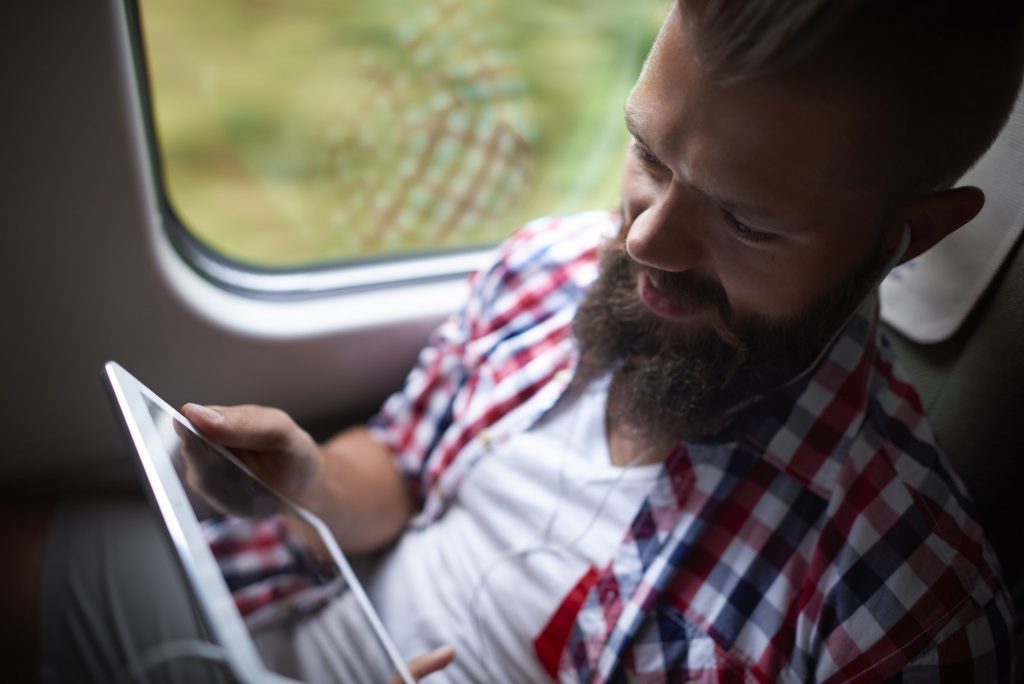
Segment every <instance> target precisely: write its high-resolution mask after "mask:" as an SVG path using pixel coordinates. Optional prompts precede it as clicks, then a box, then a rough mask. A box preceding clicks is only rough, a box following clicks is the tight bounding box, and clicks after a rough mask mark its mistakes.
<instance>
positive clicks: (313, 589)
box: [147, 400, 393, 676]
mask: <svg viewBox="0 0 1024 684" xmlns="http://www.w3.org/2000/svg"><path fill="white" fill-rule="evenodd" d="M147 405H148V407H149V411H150V415H151V416H152V418H153V424H154V425H155V426H156V428H157V431H158V432H159V434H160V439H161V442H162V443H163V446H164V447H165V450H166V453H167V455H168V457H169V458H170V459H171V461H172V463H173V464H174V468H175V471H176V472H177V475H178V478H179V479H180V480H181V483H182V485H183V486H184V488H185V491H186V493H187V495H188V499H189V503H190V505H191V507H192V510H193V511H194V513H195V515H196V518H197V519H198V520H199V523H200V525H201V527H202V529H203V532H204V535H205V537H206V540H207V543H209V545H210V549H211V551H212V552H213V555H214V557H215V558H216V560H217V564H218V565H219V567H220V570H221V574H222V575H223V577H224V579H225V581H226V583H227V585H228V588H229V589H230V591H231V594H232V596H233V598H234V601H235V605H236V606H237V607H238V611H239V613H241V615H242V617H243V619H244V621H245V624H246V626H247V627H248V628H249V632H250V634H251V635H252V637H253V641H254V642H255V643H256V645H257V648H258V650H259V651H260V655H261V657H262V658H263V660H264V664H265V665H266V667H268V668H269V669H271V670H275V671H278V672H279V674H287V675H291V676H297V675H298V673H296V672H292V671H282V670H291V669H292V668H291V667H281V666H279V665H278V664H275V661H282V660H283V661H291V660H292V659H291V658H288V657H283V658H282V656H281V655H280V648H281V646H280V644H278V645H276V646H275V645H273V640H268V639H266V638H260V637H261V635H262V636H263V637H266V634H267V632H274V631H275V630H278V631H279V633H280V634H279V635H280V639H278V641H284V640H287V639H288V637H287V636H285V635H286V634H287V630H288V629H289V628H290V626H292V625H294V624H295V622H296V621H297V620H300V619H302V618H303V617H306V616H310V615H312V614H313V613H314V612H315V611H316V610H317V609H319V608H321V607H323V606H324V605H325V604H327V603H328V602H329V601H331V600H332V599H337V598H338V597H342V599H343V600H346V599H350V598H351V597H350V596H348V595H347V594H348V593H349V592H348V589H347V586H346V584H345V581H344V578H343V576H342V573H341V571H340V569H339V568H338V566H337V564H336V563H335V562H334V560H333V559H332V558H331V555H330V553H329V552H328V550H327V548H326V547H325V546H324V544H323V542H322V541H321V539H320V536H319V535H318V534H317V532H316V530H315V529H314V528H313V527H312V526H311V525H310V524H309V523H307V522H306V521H305V520H303V519H302V518H300V517H298V516H297V515H296V514H295V513H294V512H293V511H292V510H291V509H290V506H289V505H288V504H287V503H285V502H284V501H283V500H282V499H281V498H279V497H278V496H277V495H276V494H274V493H273V492H272V491H271V490H269V489H268V488H267V487H265V486H264V485H263V484H262V483H261V482H259V481H258V480H256V479H255V478H253V477H251V476H250V475H249V474H248V473H246V472H245V471H244V470H243V469H242V468H240V467H239V466H238V465H236V464H235V463H234V462H232V461H231V460H229V459H228V458H226V457H225V456H224V455H223V454H221V453H220V452H218V451H217V450H215V449H214V448H213V447H211V446H210V445H209V443H208V442H207V441H206V440H204V439H203V438H201V437H198V436H196V435H195V434H194V433H193V432H192V431H190V430H189V429H188V428H187V427H185V426H184V425H183V424H182V423H180V422H179V421H178V419H177V418H176V417H174V416H172V415H171V414H169V413H167V412H166V411H164V410H163V408H162V407H160V406H159V405H157V404H155V403H153V402H151V401H148V400H147ZM347 602H348V603H351V605H350V606H347V607H346V608H350V611H349V612H350V614H349V615H348V616H347V618H346V621H347V622H350V621H352V620H358V619H365V618H362V616H361V613H360V611H359V608H358V606H357V605H355V603H354V602H352V601H347ZM361 625H362V623H360V626H361ZM364 630H365V631H364ZM360 631H363V634H364V635H369V634H372V633H373V632H372V630H371V628H370V626H369V624H368V623H367V624H365V627H364V628H363V627H361V629H360ZM371 638H372V637H371ZM380 651H381V652H380V654H371V653H365V652H362V653H359V654H357V655H358V657H359V659H361V660H367V659H372V661H373V662H374V663H376V664H379V663H382V662H386V654H385V653H384V652H383V649H380ZM275 654H276V655H275ZM353 665H355V666H356V668H357V669H360V670H362V668H363V667H364V666H365V665H369V663H368V662H367V663H354V664H353ZM378 666H379V665H378ZM385 667H386V666H385ZM391 671H393V670H391Z"/></svg>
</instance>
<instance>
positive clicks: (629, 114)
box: [623, 104, 772, 224]
mask: <svg viewBox="0 0 1024 684" xmlns="http://www.w3.org/2000/svg"><path fill="white" fill-rule="evenodd" d="M623 118H624V120H625V122H626V130H627V131H629V134H630V135H631V136H633V138H634V139H635V140H636V141H637V142H638V143H640V145H642V146H643V147H645V148H647V149H650V145H649V144H647V141H645V140H644V137H643V135H641V134H640V123H639V117H638V115H637V113H636V110H635V109H634V108H632V107H630V105H629V104H627V105H626V107H625V112H624V116H623ZM689 184H690V187H691V188H692V189H693V190H695V191H697V192H698V193H699V194H700V195H701V196H702V197H704V199H706V200H707V201H708V202H711V203H712V204H714V205H717V206H719V207H721V208H722V209H724V210H725V211H727V212H729V213H730V214H734V215H735V214H738V215H740V216H743V217H750V218H752V219H755V220H759V221H762V222H764V223H766V224H768V223H771V220H770V219H771V216H772V213H771V212H770V211H768V210H767V209H765V208H764V207H757V206H753V205H747V204H744V203H743V202H738V201H733V200H729V199H726V198H724V197H718V196H717V195H715V194H714V193H713V192H710V191H709V190H707V189H705V188H703V187H701V186H700V185H697V184H696V183H694V182H693V180H692V179H690V180H689Z"/></svg>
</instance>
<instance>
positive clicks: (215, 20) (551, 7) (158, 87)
mask: <svg viewBox="0 0 1024 684" xmlns="http://www.w3.org/2000/svg"><path fill="white" fill-rule="evenodd" d="M139 6H140V15H141V21H142V27H143V33H144V41H145V46H146V51H147V55H146V57H147V66H148V73H149V79H150V86H151V98H152V105H153V113H154V117H155V130H156V135H157V140H158V143H159V146H160V151H161V157H162V162H163V169H162V171H163V177H164V181H165V187H164V191H165V192H166V193H167V196H168V199H169V201H170V203H171V205H172V206H173V207H174V209H175V212H176V214H177V216H178V217H179V219H180V220H181V223H182V224H183V225H185V226H186V227H187V229H188V230H189V231H190V232H191V233H192V234H193V235H194V236H195V237H197V238H198V239H199V240H200V241H201V242H202V243H204V244H206V245H207V246H208V247H210V248H212V249H213V250H214V251H215V252H217V253H219V254H221V255H222V256H225V257H227V258H229V259H232V260H236V261H239V262H242V263H245V264H250V265H256V266H270V267H296V266H303V265H313V264H323V263H325V262H344V261H352V260H362V259H366V258H376V257H381V256H387V255H401V254H411V253H424V252H432V251H437V250H441V249H449V248H459V247H471V246H482V245H487V244H493V243H495V242H497V241H499V240H500V239H501V238H502V237H504V236H505V235H507V234H508V233H509V232H511V230H513V229H514V228H515V227H517V226H518V225H520V224H521V223H523V222H525V221H526V220H529V219H531V218H534V217H536V216H540V215H544V214H552V213H565V212H570V211H577V210H584V209H595V208H599V209H600V208H609V209H610V208H613V207H615V206H616V203H617V201H618V178H619V166H620V164H621V162H622V158H623V153H624V149H625V142H626V134H625V131H624V128H623V125H622V105H623V102H624V100H625V97H626V95H627V94H628V92H629V89H630V87H631V86H632V83H633V81H634V80H635V78H636V76H637V74H638V72H639V69H640V65H641V64H642V61H643V58H644V56H645V54H646V51H647V49H648V47H649V46H650V44H651V42H652V40H653V38H654V36H655V34H656V32H657V28H658V25H659V23H660V21H661V19H662V17H663V14H664V13H665V11H666V9H667V3H666V1H665V0H628V1H625V2H624V1H623V0H600V1H599V0H440V1H438V2H433V3H427V2H424V1H423V0H372V1H367V0H347V1H342V0H335V1H333V2H328V1H326V0H261V1H260V2H253V1H252V0H218V1H217V2H210V1H209V0H145V1H144V2H140V3H139Z"/></svg>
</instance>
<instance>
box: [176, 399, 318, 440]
mask: <svg viewBox="0 0 1024 684" xmlns="http://www.w3.org/2000/svg"><path fill="white" fill-rule="evenodd" d="M181 413H182V415H184V416H185V417H186V418H188V419H189V420H190V421H191V422H192V423H193V424H194V425H195V426H196V428H198V429H199V431H200V432H202V433H203V434H204V435H206V436H207V437H209V438H210V439H212V440H214V441H215V442H218V443H219V444H221V445H223V446H226V447H232V448H238V449H251V450H254V451H266V450H272V449H284V448H286V447H287V446H288V445H289V444H290V443H291V440H292V438H293V437H295V436H296V433H299V432H301V431H300V429H299V427H298V426H297V425H296V424H295V422H294V421H293V420H292V419H291V418H290V417H289V416H288V414H286V413H285V412H284V411H280V410H278V409H273V408H267V407H265V406H250V405H246V406H201V405H199V404H185V405H184V406H182V407H181Z"/></svg>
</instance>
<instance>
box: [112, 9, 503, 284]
mask: <svg viewBox="0 0 1024 684" xmlns="http://www.w3.org/2000/svg"><path fill="white" fill-rule="evenodd" d="M125 12H126V19H127V24H128V32H129V39H130V44H131V58H132V61H133V65H132V66H133V67H134V68H133V71H134V74H135V79H136V92H137V94H138V100H139V106H140V109H141V115H142V126H143V132H144V136H145V144H146V146H147V151H148V153H149V159H150V164H151V168H150V172H151V174H152V179H153V185H154V191H155V192H156V195H157V198H156V199H157V203H158V208H159V213H160V223H161V229H162V231H163V233H164V235H165V236H166V237H167V239H168V241H169V243H170V245H171V247H172V248H173V250H174V252H175V253H176V254H177V256H178V257H179V258H180V259H181V260H182V261H183V262H184V263H185V264H186V265H187V266H188V267H189V268H190V270H191V271H193V272H194V273H196V274H197V275H199V276H200V277H202V278H203V279H204V280H206V281H208V282H209V283H211V284H212V285H214V286H216V287H218V288H220V289H222V290H225V291H227V292H230V293H232V294H236V295H240V296H242V297H246V298H250V299H257V300H285V301H299V300H308V299H313V298H322V297H329V296H334V295H339V294H345V293H357V292H367V291H378V290H386V289H392V288H402V287H408V286H414V285H421V284H427V283H442V282H449V283H450V282H453V281H463V280H464V279H465V278H466V277H467V276H468V275H469V274H471V273H473V272H474V271H475V270H476V269H477V268H478V267H479V266H480V264H481V263H482V262H483V261H484V259H485V258H486V255H487V254H489V253H490V252H491V251H492V250H493V249H494V247H495V246H496V245H497V244H498V243H491V244H485V245H481V246H478V247H462V248H448V249H443V250H442V249H439V250H437V251H436V252H429V253H423V252H418V253H412V254H396V255H393V256H379V257H373V258H364V259H353V260H348V261H339V262H321V263H312V264H309V265H302V266H294V267H292V266H285V267H265V266H257V265H253V264H246V263H243V262H241V261H238V260H235V259H232V258H231V257H229V256H226V255H224V254H221V253H219V252H217V251H216V250H214V249H213V248H211V247H209V246H208V245H206V244H204V243H203V242H202V241H201V240H200V239H199V238H197V237H196V236H195V235H194V234H193V233H192V231H191V230H189V228H188V226H187V225H186V224H185V222H184V221H182V219H181V217H180V216H179V214H178V211H177V210H176V209H175V207H174V204H173V203H172V201H171V199H170V196H169V193H168V187H167V179H166V174H165V172H164V169H165V167H164V158H163V151H162V149H161V146H160V140H159V135H158V132H157V130H156V117H155V114H154V107H153V94H152V90H151V87H152V82H151V78H150V72H149V63H148V54H147V48H146V41H145V35H144V31H143V27H142V19H141V13H140V11H139V0H127V2H126V3H125Z"/></svg>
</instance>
